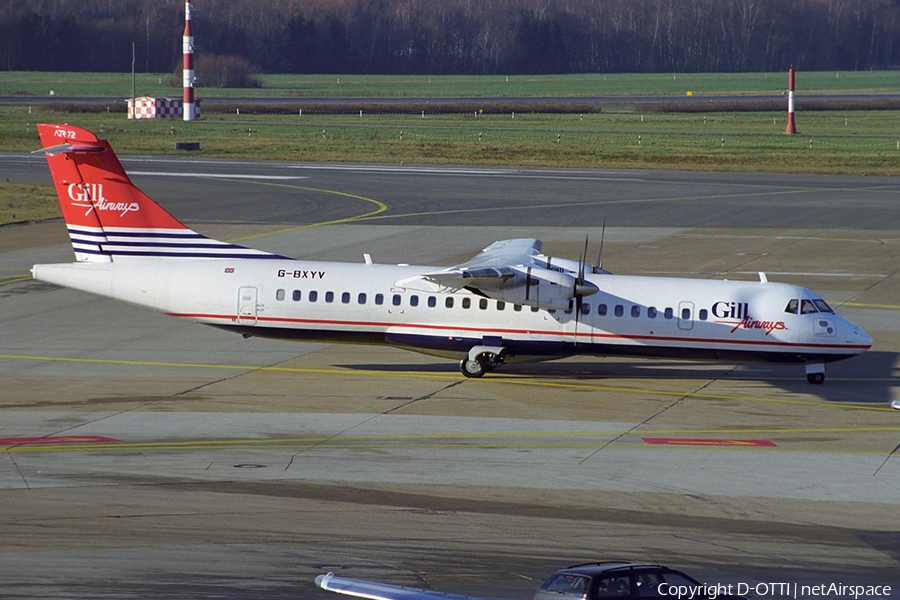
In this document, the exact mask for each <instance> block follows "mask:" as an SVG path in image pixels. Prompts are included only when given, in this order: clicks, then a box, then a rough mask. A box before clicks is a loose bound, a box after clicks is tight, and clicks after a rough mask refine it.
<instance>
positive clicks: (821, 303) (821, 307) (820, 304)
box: [813, 298, 834, 314]
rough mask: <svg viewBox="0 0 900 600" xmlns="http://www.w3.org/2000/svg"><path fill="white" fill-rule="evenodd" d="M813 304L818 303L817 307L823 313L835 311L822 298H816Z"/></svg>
mask: <svg viewBox="0 0 900 600" xmlns="http://www.w3.org/2000/svg"><path fill="white" fill-rule="evenodd" d="M813 304H815V305H816V308H818V309H819V312H823V313H832V314H833V313H834V309H833V308H831V307H830V306H828V303H827V302H825V301H824V300H822V299H821V298H816V299H815V300H813Z"/></svg>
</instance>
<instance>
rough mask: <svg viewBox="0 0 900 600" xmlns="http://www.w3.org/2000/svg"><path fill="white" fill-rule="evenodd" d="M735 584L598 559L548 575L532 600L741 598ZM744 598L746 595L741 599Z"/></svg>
mask: <svg viewBox="0 0 900 600" xmlns="http://www.w3.org/2000/svg"><path fill="white" fill-rule="evenodd" d="M733 591H734V586H729V585H719V584H708V585H707V584H703V583H700V582H698V581H697V580H696V579H694V578H692V577H689V576H687V575H685V574H684V573H682V572H681V571H676V570H675V569H669V568H668V567H662V566H660V565H645V564H639V563H630V562H600V563H587V564H583V565H575V566H572V567H568V568H565V569H561V570H559V571H557V572H556V573H554V574H553V575H551V576H550V578H549V579H547V581H545V582H544V585H542V586H541V588H540V589H539V590H538V591H537V593H535V595H534V600H595V599H600V598H672V599H678V598H681V599H684V598H693V599H695V600H696V599H699V598H706V599H709V600H712V599H722V600H728V599H744V596H738V595H735V594H733V593H730V592H733ZM744 600H746V599H744Z"/></svg>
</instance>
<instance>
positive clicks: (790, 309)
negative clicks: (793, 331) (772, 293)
mask: <svg viewBox="0 0 900 600" xmlns="http://www.w3.org/2000/svg"><path fill="white" fill-rule="evenodd" d="M798 306H800V301H799V300H797V299H796V298H794V299H793V300H791V301H790V302H788V305H787V307H786V308H785V309H784V312H786V313H791V314H792V315H796V314H797V307H798Z"/></svg>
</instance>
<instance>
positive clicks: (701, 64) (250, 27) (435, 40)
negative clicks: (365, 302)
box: [0, 0, 900, 74]
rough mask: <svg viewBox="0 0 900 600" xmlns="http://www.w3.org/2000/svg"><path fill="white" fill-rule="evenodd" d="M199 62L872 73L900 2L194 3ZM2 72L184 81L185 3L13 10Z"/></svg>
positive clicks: (3, 0) (424, 69) (345, 67)
mask: <svg viewBox="0 0 900 600" xmlns="http://www.w3.org/2000/svg"><path fill="white" fill-rule="evenodd" d="M192 4H193V9H194V20H193V25H194V35H195V38H196V51H197V53H198V56H199V55H202V54H206V55H208V56H214V55H216V56H228V57H237V59H240V60H241V61H243V62H245V63H246V64H247V65H249V67H250V69H251V70H253V71H255V72H258V73H372V74H425V73H428V74H481V73H485V74H488V73H490V74H496V73H500V74H522V73H525V74H527V73H577V72H603V73H612V72H744V71H776V70H783V69H785V68H786V67H787V66H788V65H790V64H794V65H796V66H797V67H798V68H801V69H803V70H830V69H836V70H867V69H880V68H886V67H893V66H895V65H897V64H898V63H900V0H789V1H788V0H266V1H262V0H194V2H193V3H192ZM0 6H2V7H3V8H2V10H0V69H5V70H10V71H15V70H21V71H115V72H127V71H130V70H131V62H132V43H134V44H135V49H136V68H137V70H138V71H142V72H172V71H175V70H177V69H178V65H179V64H180V60H181V34H182V31H183V28H184V2H183V1H180V0H78V1H75V2H73V1H71V0H0Z"/></svg>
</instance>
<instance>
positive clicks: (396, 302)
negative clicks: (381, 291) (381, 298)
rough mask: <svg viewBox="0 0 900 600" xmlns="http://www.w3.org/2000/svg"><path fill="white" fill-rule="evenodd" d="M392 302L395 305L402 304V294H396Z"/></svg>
mask: <svg viewBox="0 0 900 600" xmlns="http://www.w3.org/2000/svg"><path fill="white" fill-rule="evenodd" d="M391 304H393V305H394V306H400V294H394V297H393V298H391Z"/></svg>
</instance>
